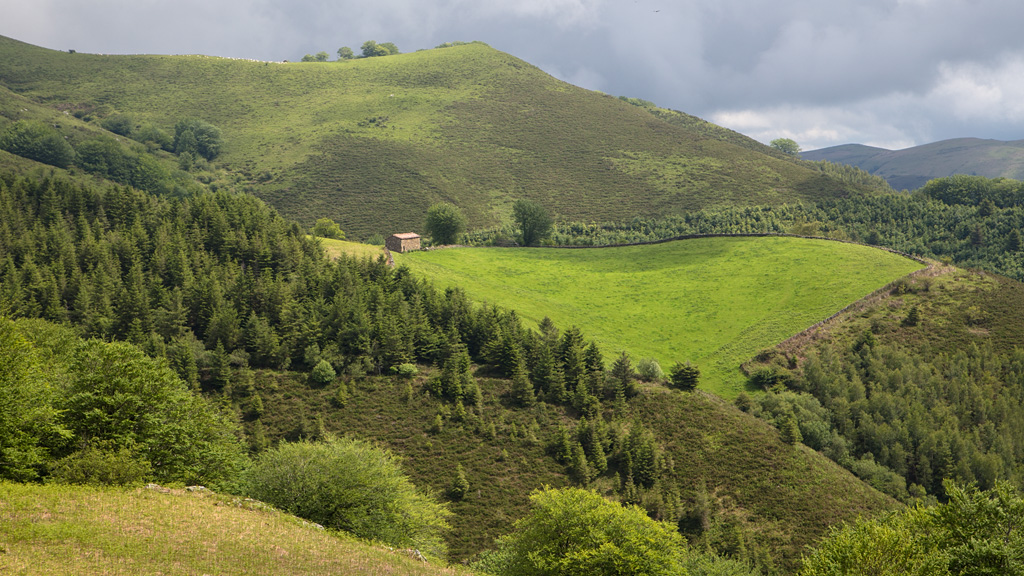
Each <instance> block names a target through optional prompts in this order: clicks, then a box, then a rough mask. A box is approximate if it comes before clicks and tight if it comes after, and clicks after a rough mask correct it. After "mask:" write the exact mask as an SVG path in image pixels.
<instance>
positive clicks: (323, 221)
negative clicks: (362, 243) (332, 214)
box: [313, 218, 345, 240]
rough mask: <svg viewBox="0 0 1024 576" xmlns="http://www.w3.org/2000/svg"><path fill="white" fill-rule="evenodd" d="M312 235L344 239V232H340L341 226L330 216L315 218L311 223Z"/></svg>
mask: <svg viewBox="0 0 1024 576" xmlns="http://www.w3.org/2000/svg"><path fill="white" fill-rule="evenodd" d="M313 235H314V236H319V237H321V238H333V239H334V240H344V239H345V233H344V232H342V230H341V226H339V225H338V223H337V222H335V221H334V220H331V219H330V218H317V220H316V224H314V225H313Z"/></svg>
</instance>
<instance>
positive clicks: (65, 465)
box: [49, 447, 153, 486]
mask: <svg viewBox="0 0 1024 576" xmlns="http://www.w3.org/2000/svg"><path fill="white" fill-rule="evenodd" d="M152 472H153V468H152V466H151V465H150V463H149V462H148V461H146V460H142V459H139V458H137V457H136V456H135V455H133V454H132V453H131V451H130V450H128V449H127V448H120V449H118V450H101V449H99V448H94V447H89V448H85V449H83V450H79V451H78V452H75V453H73V454H71V455H70V456H66V457H64V458H62V459H60V460H58V461H57V462H55V463H54V464H53V466H52V468H51V471H50V477H49V480H51V481H55V482H59V483H61V484H88V485H93V486H95V485H105V486H130V485H134V484H141V483H143V482H145V480H146V479H147V478H149V477H150V476H151V475H152Z"/></svg>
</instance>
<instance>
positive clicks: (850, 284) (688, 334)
mask: <svg viewBox="0 0 1024 576" xmlns="http://www.w3.org/2000/svg"><path fill="white" fill-rule="evenodd" d="M394 256H395V263H396V264H397V265H405V266H408V267H409V268H410V269H412V270H413V271H414V272H416V273H417V274H421V275H423V276H426V277H428V278H431V279H433V281H434V282H435V283H437V284H438V285H439V286H442V287H445V286H459V287H461V288H462V289H463V290H465V291H466V293H467V294H468V295H469V296H470V297H471V298H473V299H475V300H477V301H482V302H489V303H494V304H498V305H500V306H505V307H508V308H513V309H515V310H516V311H518V312H519V314H520V315H521V317H522V318H523V319H524V320H525V321H526V322H527V324H528V325H531V326H535V325H536V324H537V323H538V322H539V321H540V320H541V319H543V318H544V317H545V316H548V317H550V318H551V319H552V320H554V321H555V323H556V324H557V325H559V326H563V327H568V326H579V327H580V328H581V329H582V330H583V331H584V333H585V335H586V336H587V337H588V338H593V339H595V340H597V341H598V343H599V344H600V345H601V348H602V350H603V352H604V354H605V358H606V360H608V361H610V360H611V359H612V358H614V357H615V356H617V355H618V354H619V353H620V352H621V351H623V350H625V351H627V352H628V353H629V354H630V356H631V357H632V358H633V361H634V363H635V362H636V361H638V360H639V359H641V358H648V357H650V358H655V359H656V360H657V361H658V362H659V363H660V364H661V365H662V367H663V368H664V369H665V370H666V371H667V370H668V369H669V368H671V366H672V365H673V364H674V363H675V362H678V361H684V362H685V361H690V362H693V363H695V364H697V365H698V367H699V368H700V370H701V383H700V386H701V388H704V389H706V390H710V391H713V392H715V393H717V394H720V395H722V396H724V397H726V398H731V397H734V396H735V395H736V394H738V393H739V392H740V391H742V390H743V389H744V386H745V379H744V377H743V375H742V373H741V372H740V370H739V365H740V363H742V362H743V361H745V360H747V359H749V358H751V357H752V356H754V355H755V354H757V353H758V352H759V351H760V350H762V349H765V348H768V347H770V346H773V345H774V344H777V343H778V342H780V341H782V340H784V339H786V338H788V337H789V336H792V335H794V334H796V333H798V332H800V331H801V330H803V329H805V328H807V327H808V326H810V325H812V324H814V323H815V322H818V321H821V320H823V319H825V318H827V317H829V316H830V315H832V314H834V313H835V312H837V311H839V310H841V309H842V308H844V307H845V306H847V305H849V304H851V303H853V302H855V301H857V300H858V299H860V298H862V297H864V296H866V295H868V294H870V293H871V292H872V291H874V290H876V289H878V288H880V287H882V286H884V285H885V284H887V283H889V282H891V281H893V280H895V279H897V278H900V277H902V276H905V275H907V274H909V273H911V272H913V271H915V270H917V269H919V268H922V267H923V266H922V265H921V264H919V263H917V262H914V261H912V260H909V259H907V258H903V257H901V256H898V255H895V254H892V253H889V252H885V251H883V250H878V249H876V248H872V247H869V246H861V245H856V244H844V243H840V242H832V241H827V240H808V239H802V238H791V237H767V238H699V239H694V240H682V241H675V242H667V243H663V244H653V245H646V246H623V247H613V248H590V249H555V248H453V249H446V250H434V251H425V252H411V253H407V254H395V255H394Z"/></svg>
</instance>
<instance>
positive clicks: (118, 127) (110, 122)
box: [100, 114, 135, 136]
mask: <svg viewBox="0 0 1024 576" xmlns="http://www.w3.org/2000/svg"><path fill="white" fill-rule="evenodd" d="M100 126H102V127H103V129H104V130H108V131H110V132H113V133H114V134H120V135H121V136H131V135H132V132H133V131H134V130H135V120H134V119H133V118H132V117H131V116H128V115H127V114H115V115H114V116H110V117H108V118H104V119H103V121H102V122H100Z"/></svg>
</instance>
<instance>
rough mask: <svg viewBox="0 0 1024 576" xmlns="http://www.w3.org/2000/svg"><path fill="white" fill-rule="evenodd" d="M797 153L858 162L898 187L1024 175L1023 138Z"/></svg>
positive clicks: (811, 157)
mask: <svg viewBox="0 0 1024 576" xmlns="http://www.w3.org/2000/svg"><path fill="white" fill-rule="evenodd" d="M800 156H801V157H802V158H804V159H805V160H828V161H830V162H837V163H841V164H850V165H853V166H857V167H859V168H861V169H862V170H866V171H868V172H870V173H872V174H876V175H878V176H882V177H883V178H885V179H886V180H887V181H888V182H889V184H891V185H892V187H893V188H895V189H897V190H900V189H906V190H916V189H917V188H920V187H921V186H924V184H925V182H927V181H929V180H932V179H934V178H945V177H947V176H952V175H954V174H970V175H975V176H986V177H988V178H999V177H1002V178H1012V179H1014V180H1021V179H1024V140H1015V141H1011V142H1003V141H1000V140H982V139H980V138H954V139H951V140H942V141H940V142H932V143H930V144H924V145H921V146H914V147H911V148H906V149H903V150H886V149H884V148H875V147H871V146H863V145H860V144H844V145H842V146H833V147H830V148H822V149H820V150H812V151H809V152H804V153H803V154H801V155H800Z"/></svg>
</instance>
